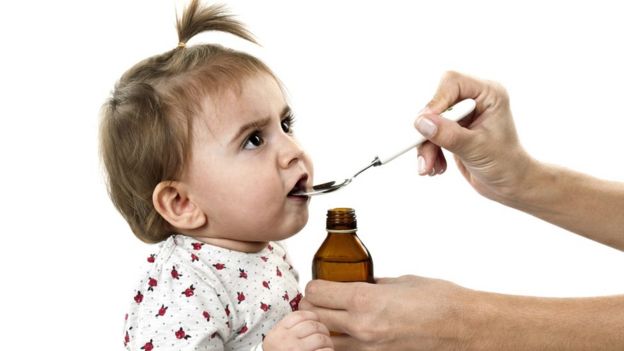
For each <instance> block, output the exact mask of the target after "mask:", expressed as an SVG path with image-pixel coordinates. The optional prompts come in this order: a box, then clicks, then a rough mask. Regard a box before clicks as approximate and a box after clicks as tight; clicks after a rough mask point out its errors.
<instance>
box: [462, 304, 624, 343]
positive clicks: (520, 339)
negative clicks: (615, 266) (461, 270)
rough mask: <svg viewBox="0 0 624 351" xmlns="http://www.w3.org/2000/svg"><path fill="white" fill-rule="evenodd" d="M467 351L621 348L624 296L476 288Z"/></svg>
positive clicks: (623, 328)
mask: <svg viewBox="0 0 624 351" xmlns="http://www.w3.org/2000/svg"><path fill="white" fill-rule="evenodd" d="M478 294H480V298H478V299H477V302H476V303H475V304H473V305H472V306H470V307H469V309H471V311H470V312H467V314H466V315H469V316H470V317H469V318H468V320H470V321H471V322H470V323H469V327H468V328H466V330H469V331H470V332H471V334H472V335H471V337H470V342H469V344H468V345H467V348H466V349H468V350H484V351H486V350H507V351H521V350H527V351H528V350H531V351H532V350H542V351H549V350H567V351H576V350H602V351H609V350H624V295H622V296H609V297H593V298H567V299H552V298H535V297H523V296H510V295H500V294H492V293H478Z"/></svg>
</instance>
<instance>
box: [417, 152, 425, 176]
mask: <svg viewBox="0 0 624 351" xmlns="http://www.w3.org/2000/svg"><path fill="white" fill-rule="evenodd" d="M425 166H426V164H425V158H424V157H422V156H420V155H418V174H420V175H423V174H425Z"/></svg>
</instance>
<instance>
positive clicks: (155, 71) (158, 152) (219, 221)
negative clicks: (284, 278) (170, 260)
mask: <svg viewBox="0 0 624 351" xmlns="http://www.w3.org/2000/svg"><path fill="white" fill-rule="evenodd" d="M177 27H178V36H179V40H180V43H181V44H180V45H178V47H177V48H175V49H174V50H171V51H168V52H165V53H163V54H161V55H157V56H153V57H150V58H148V59H146V60H143V61H141V62H139V63H138V64H136V65H135V66H134V67H132V68H131V69H130V70H128V71H127V72H126V73H125V74H124V75H123V76H122V77H121V79H120V80H119V82H118V83H117V85H116V86H115V89H114V91H113V93H112V97H111V98H110V99H109V100H108V101H107V102H106V104H105V105H104V107H103V114H102V124H101V130H100V133H101V135H100V139H101V153H102V159H103V162H104V166H105V168H106V171H107V175H108V187H109V192H110V195H111V198H112V200H113V203H114V204H115V206H116V207H117V209H118V210H119V211H120V212H121V214H122V215H123V216H124V218H125V219H126V220H127V221H128V223H129V224H130V227H131V228H132V231H133V232H134V233H135V234H136V236H137V237H139V238H140V239H141V240H143V241H145V242H158V241H161V240H164V239H166V238H167V237H168V236H169V235H171V234H172V232H179V233H184V234H187V235H191V236H195V237H198V238H202V237H203V238H215V239H217V240H219V239H224V240H234V241H244V242H264V241H268V240H279V239H283V238H286V237H288V236H290V235H292V234H294V233H296V232H297V231H299V230H300V229H301V228H302V227H303V226H304V225H305V223H306V222H307V218H308V212H307V206H308V198H302V197H294V196H288V193H289V192H290V191H291V190H293V188H295V187H309V186H310V185H311V182H312V164H311V161H310V159H309V158H308V156H307V155H306V154H305V153H304V151H303V150H302V149H301V147H300V146H299V145H298V144H297V142H296V141H295V139H294V138H293V135H292V131H291V127H292V126H291V123H292V114H291V111H290V108H289V107H288V105H287V103H286V101H285V99H284V94H283V92H282V89H281V86H280V85H279V83H278V81H277V79H276V77H275V76H274V75H273V73H272V72H271V70H270V69H269V68H268V67H267V66H266V65H265V64H264V63H262V62H261V61H260V60H258V59H257V58H255V57H253V56H251V55H248V54H245V53H242V52H237V51H234V50H231V49H227V48H224V47H222V46H219V45H195V46H190V47H186V45H185V43H186V42H188V40H189V39H190V38H191V37H193V36H194V35H195V34H198V33H200V32H202V31H207V30H221V31H224V32H229V33H232V34H235V35H237V36H240V37H242V38H245V39H247V40H250V41H254V40H253V38H252V37H251V35H250V34H249V32H247V31H246V30H245V28H244V27H243V26H242V25H241V24H240V23H239V22H237V21H235V20H233V19H232V18H231V17H230V16H228V15H224V14H223V12H222V10H221V9H220V8H219V7H209V8H201V7H200V6H198V2H197V0H193V1H192V3H191V4H190V6H189V7H188V8H187V9H186V10H185V12H184V14H183V16H182V18H181V19H180V20H178V22H177Z"/></svg>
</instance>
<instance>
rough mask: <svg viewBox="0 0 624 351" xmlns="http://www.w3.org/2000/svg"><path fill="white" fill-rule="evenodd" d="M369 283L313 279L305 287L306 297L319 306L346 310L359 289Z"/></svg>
mask: <svg viewBox="0 0 624 351" xmlns="http://www.w3.org/2000/svg"><path fill="white" fill-rule="evenodd" d="M367 285H371V284H367V283H359V282H358V283H339V282H330V281H327V280H312V281H310V282H309V283H308V284H307V285H306V288H305V298H306V299H307V300H308V301H309V302H310V303H311V304H313V305H315V306H318V307H325V308H331V309H335V310H346V309H347V308H348V307H349V306H350V305H351V303H352V301H353V297H354V296H355V295H356V294H357V293H358V290H359V289H362V288H363V287H365V286H367Z"/></svg>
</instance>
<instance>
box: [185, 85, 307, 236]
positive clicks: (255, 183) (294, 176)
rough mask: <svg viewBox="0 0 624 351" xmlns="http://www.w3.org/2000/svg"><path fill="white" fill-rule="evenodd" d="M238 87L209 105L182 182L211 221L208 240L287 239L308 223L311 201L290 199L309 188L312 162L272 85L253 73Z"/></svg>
mask: <svg viewBox="0 0 624 351" xmlns="http://www.w3.org/2000/svg"><path fill="white" fill-rule="evenodd" d="M241 87H242V89H241V91H240V92H236V91H234V90H231V89H230V90H227V91H223V92H221V93H219V94H218V95H217V97H218V99H213V98H211V97H208V98H207V99H206V101H205V104H203V114H202V115H201V116H200V117H199V118H197V119H195V121H194V125H193V129H194V132H193V145H192V149H191V157H190V160H189V163H188V168H187V169H186V172H185V174H184V176H183V181H184V182H185V183H187V184H188V185H189V188H190V190H191V191H190V194H191V195H190V196H191V197H192V198H191V201H193V202H194V203H195V204H196V205H197V206H199V207H200V209H201V210H202V211H203V212H204V214H205V215H206V216H207V218H208V224H207V227H206V234H207V236H209V237H216V238H223V239H231V240H239V241H268V240H280V239H284V238H287V237H289V236H291V235H293V234H294V233H296V232H298V231H299V230H300V229H301V228H303V226H304V225H305V224H306V222H307V220H308V203H309V198H307V197H295V196H289V195H288V194H289V192H290V191H292V190H293V188H295V187H301V188H310V187H311V186H312V176H313V170H312V162H311V160H310V158H309V157H308V155H307V154H306V153H305V152H304V151H303V150H302V148H301V147H300V146H299V144H298V143H297V141H296V140H295V138H294V137H293V134H292V130H291V127H292V126H291V122H292V114H291V112H290V109H289V107H288V105H287V104H286V102H285V100H284V96H283V94H282V90H281V89H280V87H279V86H278V84H277V82H276V81H275V79H274V78H273V77H271V76H270V75H268V74H264V73H258V74H256V75H254V76H253V77H250V78H247V79H245V80H244V81H243V82H241Z"/></svg>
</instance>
